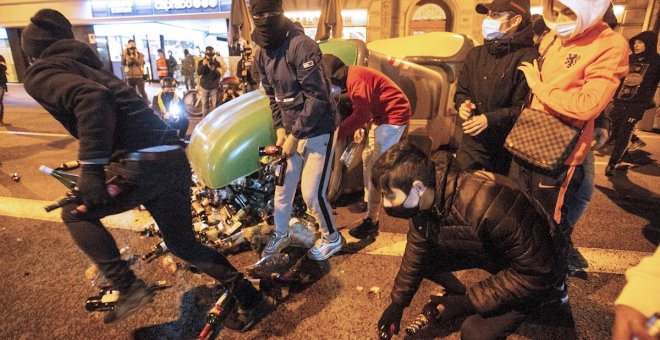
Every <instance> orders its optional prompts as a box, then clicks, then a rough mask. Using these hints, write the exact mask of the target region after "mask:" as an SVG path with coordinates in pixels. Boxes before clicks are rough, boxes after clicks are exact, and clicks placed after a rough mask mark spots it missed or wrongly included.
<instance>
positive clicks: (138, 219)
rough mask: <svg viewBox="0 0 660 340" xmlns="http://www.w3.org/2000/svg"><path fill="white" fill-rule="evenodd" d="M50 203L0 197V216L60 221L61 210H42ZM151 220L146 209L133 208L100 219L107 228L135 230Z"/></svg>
mask: <svg viewBox="0 0 660 340" xmlns="http://www.w3.org/2000/svg"><path fill="white" fill-rule="evenodd" d="M51 203H53V202H52V201H40V200H31V199H24V198H13V197H0V216H9V217H16V218H29V219H33V220H41V221H48V222H62V218H61V217H60V212H61V210H59V209H58V210H54V211H51V212H49V213H47V212H46V211H45V210H44V207H45V206H46V205H48V204H51ZM151 220H152V219H151V216H150V215H149V213H148V212H147V211H138V210H136V209H134V210H129V211H126V212H123V213H121V214H117V215H112V216H107V217H105V218H103V219H102V220H101V221H102V222H103V224H104V225H105V226H106V227H108V228H115V229H128V230H134V231H137V230H140V229H141V228H142V227H144V226H145V225H146V224H147V223H148V222H150V221H151Z"/></svg>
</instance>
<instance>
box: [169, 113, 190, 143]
mask: <svg viewBox="0 0 660 340" xmlns="http://www.w3.org/2000/svg"><path fill="white" fill-rule="evenodd" d="M183 114H184V115H185V113H183ZM167 124H168V125H169V126H170V127H171V128H172V129H174V130H177V131H178V135H179V138H180V139H184V138H186V133H187V132H188V126H189V125H190V122H189V121H188V118H186V117H181V118H179V119H177V120H176V121H172V120H168V121H167Z"/></svg>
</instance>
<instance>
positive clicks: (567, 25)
mask: <svg viewBox="0 0 660 340" xmlns="http://www.w3.org/2000/svg"><path fill="white" fill-rule="evenodd" d="M549 28H550V29H551V30H553V31H555V32H557V35H558V36H559V37H561V38H568V37H570V36H571V34H573V32H575V29H576V28H577V21H569V22H562V23H559V24H556V23H551V24H550V25H549Z"/></svg>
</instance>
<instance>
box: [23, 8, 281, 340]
mask: <svg viewBox="0 0 660 340" xmlns="http://www.w3.org/2000/svg"><path fill="white" fill-rule="evenodd" d="M21 47H22V48H23V50H24V51H25V53H26V54H27V55H28V56H29V58H30V59H31V60H32V65H31V66H30V67H29V68H28V69H27V71H26V73H25V77H24V84H25V90H26V91H27V93H28V94H29V95H30V96H31V97H32V98H34V99H35V100H36V101H37V102H38V103H39V104H40V105H41V106H43V107H44V108H45V109H46V110H47V111H48V112H49V113H50V114H51V115H52V116H53V117H54V118H55V119H57V120H58V121H59V122H60V123H61V124H62V125H63V126H64V127H65V128H66V129H67V131H68V132H69V133H70V134H71V135H72V136H74V137H76V138H77V139H78V140H79V150H78V158H79V159H80V163H81V172H80V179H79V180H78V182H77V183H76V184H77V188H78V194H77V196H78V198H79V200H80V202H78V203H70V204H67V205H65V206H64V207H63V208H62V220H63V221H64V223H65V225H66V227H67V229H68V231H69V233H70V234H71V237H72V238H73V240H74V242H75V243H76V244H77V246H78V247H79V248H80V249H81V250H82V251H83V252H84V253H85V254H86V255H87V256H88V257H89V258H91V259H92V261H93V262H94V263H95V264H96V266H97V267H98V268H99V270H100V272H101V273H102V274H103V275H104V276H105V277H106V278H107V279H108V280H109V281H110V289H111V290H117V291H119V292H120V296H119V300H118V301H117V304H116V306H115V308H114V309H113V310H112V311H109V312H108V313H107V314H106V316H105V318H104V322H106V323H112V322H117V321H119V320H122V319H124V318H126V317H127V316H129V315H130V314H131V313H133V312H135V311H137V310H139V309H140V308H142V307H144V306H145V305H146V304H148V303H150V302H151V301H152V300H153V296H154V291H153V289H152V288H151V287H150V286H149V285H147V284H146V283H145V282H144V281H142V280H140V279H138V278H137V277H136V276H135V273H133V271H132V270H131V268H130V267H129V266H128V264H127V263H126V262H125V261H123V260H122V259H121V257H120V254H119V250H118V249H117V245H116V243H115V240H114V238H113V237H112V235H111V234H110V232H108V230H107V229H106V228H105V227H104V226H103V224H102V223H101V220H100V219H101V218H102V217H104V216H108V215H114V214H117V213H120V212H123V211H126V210H129V209H132V208H135V207H137V206H139V205H141V204H142V205H144V206H145V207H146V208H147V210H148V211H149V213H151V216H153V218H154V220H155V221H156V223H157V224H158V227H159V229H160V232H161V234H162V236H163V240H164V241H165V243H166V245H167V247H168V248H169V249H170V251H171V252H172V253H173V254H174V255H176V256H178V257H180V258H181V259H183V260H185V261H187V262H189V263H190V264H192V265H194V266H195V267H196V268H198V269H200V270H201V271H203V272H205V273H206V274H208V275H209V276H211V277H213V278H214V279H216V280H218V281H219V282H220V283H222V285H223V286H224V287H225V288H226V289H228V290H229V291H231V293H232V298H234V299H236V301H237V304H238V305H239V306H240V307H241V308H242V309H245V310H252V311H258V312H257V313H252V314H249V315H245V314H242V315H241V320H242V322H241V323H240V324H238V323H236V322H234V323H231V322H228V323H226V327H230V328H231V327H233V328H234V329H238V330H242V329H244V328H245V327H251V326H252V325H254V324H255V322H257V321H258V320H259V319H261V318H263V316H264V315H265V312H264V311H267V310H269V305H268V303H267V302H266V300H264V297H263V296H262V295H261V293H260V292H259V291H258V290H256V289H255V288H254V286H252V284H251V283H250V282H249V281H248V280H247V279H245V277H244V276H243V274H242V273H241V272H239V271H237V270H236V268H234V267H233V266H232V265H231V263H229V261H228V260H227V259H226V258H225V257H224V256H223V255H222V254H221V253H219V252H217V251H215V250H212V249H210V248H208V247H205V246H204V245H202V244H201V243H200V242H199V241H198V240H197V239H196V238H195V235H194V232H193V228H192V224H191V223H192V215H191V210H190V178H191V177H190V176H191V170H190V164H189V162H188V159H187V157H186V154H185V151H184V150H183V149H182V148H181V147H180V145H179V144H180V141H179V139H178V138H177V135H176V132H175V131H174V130H173V129H172V128H170V127H169V126H168V125H167V124H165V123H164V122H163V121H162V120H160V119H159V118H158V117H157V116H156V115H155V114H154V113H153V110H152V109H151V108H149V107H148V106H147V104H146V103H145V102H144V101H143V100H142V98H140V96H138V94H137V93H136V92H135V91H134V90H133V89H132V88H130V87H129V86H128V85H127V84H126V83H125V82H123V81H121V80H120V79H118V78H117V77H115V76H114V75H113V74H112V73H110V72H107V71H105V70H103V63H102V62H101V60H100V59H99V57H98V56H97V54H96V51H94V50H92V49H91V48H90V47H89V45H88V44H86V43H84V42H81V41H78V40H76V39H74V35H73V31H72V27H71V23H70V22H69V20H68V19H67V18H66V17H64V15H62V14H61V13H60V12H58V11H55V10H52V9H42V10H40V11H38V12H37V13H36V14H35V15H34V16H33V17H32V18H30V24H29V25H28V26H27V27H26V28H25V29H24V30H23V34H22V37H21ZM115 176H119V177H120V178H121V183H120V184H118V185H119V188H120V189H121V190H120V192H119V193H118V195H115V196H114V197H111V195H110V194H109V193H108V186H107V185H106V180H107V178H113V177H115ZM114 194H117V192H116V191H115V192H114ZM81 204H82V205H84V207H85V209H82V208H81ZM236 313H237V311H234V314H236ZM236 318H237V317H234V319H236Z"/></svg>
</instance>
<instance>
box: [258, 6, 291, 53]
mask: <svg viewBox="0 0 660 340" xmlns="http://www.w3.org/2000/svg"><path fill="white" fill-rule="evenodd" d="M250 13H251V14H252V16H253V21H254V31H253V32H252V40H254V42H255V43H256V44H257V45H259V46H261V47H262V48H265V49H276V48H278V47H280V46H281V45H282V43H283V42H284V40H285V39H286V35H287V32H288V31H289V28H290V25H289V24H290V21H289V19H287V18H286V17H285V16H284V8H283V7H282V0H251V1H250ZM264 13H279V14H278V15H273V16H269V17H265V18H259V19H255V18H254V16H259V15H262V14H264Z"/></svg>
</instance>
